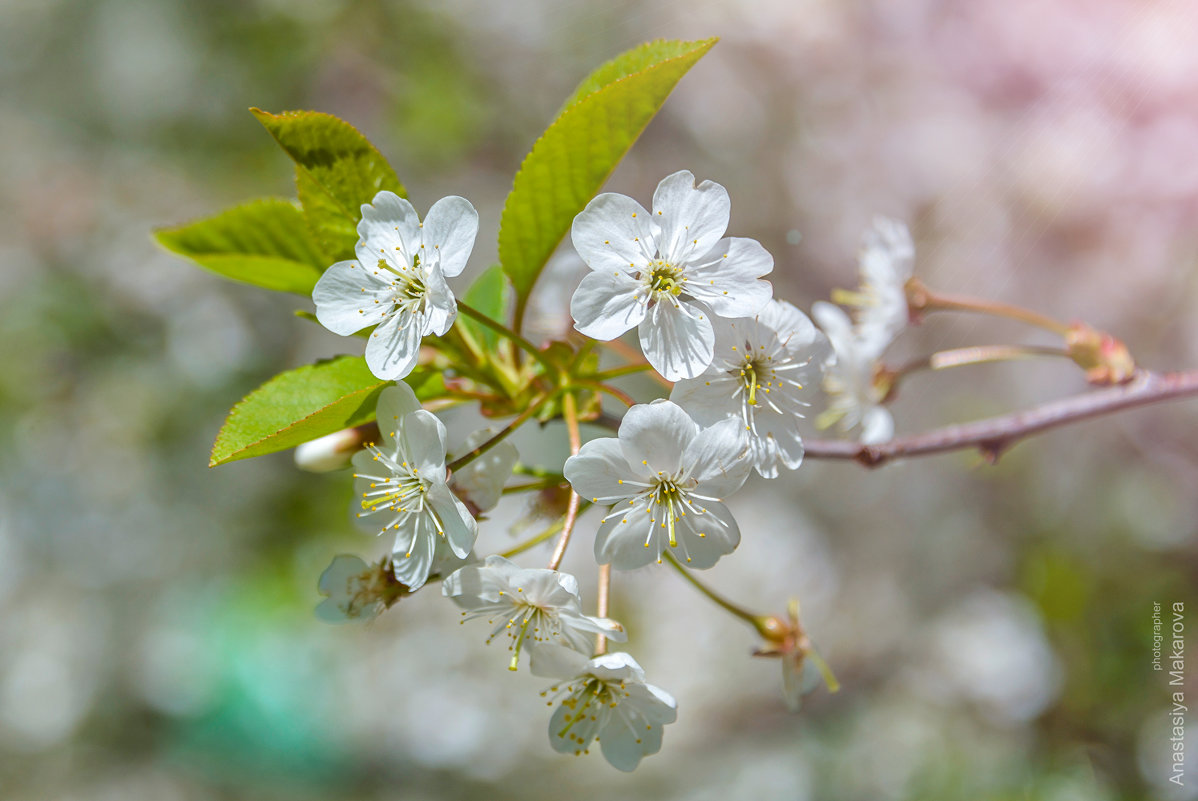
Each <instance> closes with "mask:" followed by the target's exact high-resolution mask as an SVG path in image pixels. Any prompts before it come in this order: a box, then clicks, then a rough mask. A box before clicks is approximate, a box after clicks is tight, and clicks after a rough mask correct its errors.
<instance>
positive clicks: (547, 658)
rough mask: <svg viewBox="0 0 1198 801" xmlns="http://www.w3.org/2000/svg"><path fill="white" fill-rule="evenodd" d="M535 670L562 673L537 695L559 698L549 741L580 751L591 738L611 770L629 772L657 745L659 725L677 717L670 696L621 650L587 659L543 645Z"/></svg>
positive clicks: (567, 750)
mask: <svg viewBox="0 0 1198 801" xmlns="http://www.w3.org/2000/svg"><path fill="white" fill-rule="evenodd" d="M533 672H534V673H536V674H537V675H538V676H546V677H550V678H557V679H562V680H563V683H561V684H556V685H554V686H552V687H550V688H549V689H548V690H546V691H545V692H544V693H542V695H546V696H548V695H552V696H553V697H552V699H551V700H550V701H549V703H550V705H552V704H553V702H554V700H557V699H560V703H559V704H558V707H557V709H556V710H555V711H554V713H553V717H552V718H550V720H549V744H550V745H551V746H552V747H553V750H554V751H557V752H558V753H561V754H574V755H576V756H577V755H580V754H585V753H589V751H588V750H587V749H588V748H589V747H590V745H591V743H592V742H594V741H595V740H598V741H599V748H600V750H601V751H602V752H603V756H604V758H605V759H606V760H607V761H608V762H609V763H611V765H612V767H614V768H616V769H617V770H622V771H625V772H631V771H633V770H636V766H637V765H639V764H640V763H641V759H643V758H644V757H646V756H649V755H650V754H656V753H657V752H658V751H660V750H661V734H662V727H663V726H665V725H666V724H667V723H673V722H674V721H675V720H676V719H677V717H678V705H677V703H676V702H675V701H674V698H673V696H671V695H670V694H669V693H667V692H666V691H665V690H663V689H661V688H660V687H655V686H653V685H652V684H647V683H646V682H645V673H644V671H643V670H642V669H641V666H640V665H638V664H637V662H636V660H635V659H633V658H632V657H631V656H629V655H628V654H626V653H623V652H618V653H614V654H603V655H602V656H597V657H595V658H594V659H591V660H589V661H588V660H587V658H586V657H585V656H582V655H581V654H579V653H578V652H577V651H571V650H569V649H566V648H545V649H543V650H542V651H541V652H538V658H537V660H536V661H534V663H533Z"/></svg>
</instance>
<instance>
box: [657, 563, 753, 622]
mask: <svg viewBox="0 0 1198 801" xmlns="http://www.w3.org/2000/svg"><path fill="white" fill-rule="evenodd" d="M662 556H664V557H665V559H666V561H667V562H669V563H670V564H671V565H672V566H673V567H674V569H675V570H677V571H678V572H679V573H680V574H681V575H682V577H683V578H684V579H686V580H687V581H689V582H690V584H691V586H692V587H694V588H695V589H696V590H698V591H699V592H701V593H703V594H704V595H706V596H707V598H708V599H709V600H710V601H712V602H713V603H715V605H716V606H719V607H721V608H722V609H724V610H725V611H726V612H730V613H732V614H733V615H736V616H737V617H739V618H740V619H741V620H744V621H745V622H747V623H748V624H749V625H750V626H752V627H753V628H755V629H756V628H758V620H760V619H761V617H762V616H761V615H755V614H753V613H752V612H750V611H748V610H747V609H742V608H741V607H739V606H737V605H736V604H734V603H732V602H731V601H729V600H728V599H727V598H725V597H724V596H722V595H720V594H719V593H717V592H716V591H715V590H713V589H711V588H710V587H708V586H707V585H706V584H704V583H703V582H701V581H699V579H697V578H695V575H694V572H693V571H690V570H687V569H686V568H685V567H683V566H682V564H681V563H680V562H679V561H678V560H677V559H675V558H674V554H672V553H670V552H669V551H665V552H664V553H662Z"/></svg>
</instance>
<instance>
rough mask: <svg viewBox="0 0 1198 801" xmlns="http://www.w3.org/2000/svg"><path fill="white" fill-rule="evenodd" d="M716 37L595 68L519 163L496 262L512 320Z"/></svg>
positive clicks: (635, 53)
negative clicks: (578, 219)
mask: <svg viewBox="0 0 1198 801" xmlns="http://www.w3.org/2000/svg"><path fill="white" fill-rule="evenodd" d="M715 43H716V40H715V39H706V40H703V41H696V42H677V41H660V42H652V43H650V44H647V45H642V46H641V47H639V48H636V49H635V50H631V51H629V52H627V53H625V54H623V55H621V56H618V57H617V58H616V59H614V60H613V61H611V62H609V63H607V64H605V65H603V66H601V67H599V69H597V70H596V71H595V72H594V73H592V75H591V76H590V77H589V78H587V79H586V80H584V81H583V82H582V84H581V85H580V86H579V88H578V89H577V90H576V91H575V93H574V94H573V95H572V96H571V101H572V102H570V103H569V104H568V105H567V107H566V108H565V109H564V110H563V111H562V113H561V115H560V116H559V117H558V118H557V119H556V120H555V121H554V122H553V124H552V125H550V126H549V128H548V129H547V130H546V131H545V133H544V134H543V135H542V136H541V138H540V139H538V140H537V142H536V144H534V145H533V148H532V151H531V152H530V153H529V154H528V156H527V157H526V158H525V159H524V164H523V165H522V166H521V167H520V172H519V173H517V174H516V180H515V182H514V184H513V186H512V191H511V193H510V194H509V195H508V197H507V202H506V203H505V204H504V206H503V215H502V217H501V219H500V228H499V261H500V262H501V263H502V264H503V270H504V272H505V273H507V275H508V278H510V279H511V281H512V285H513V286H514V287H515V290H516V322H517V325H519V322H520V321H521V320H522V319H523V316H524V307H525V304H527V302H528V295H529V293H530V292H531V291H532V287H533V284H535V283H536V280H537V276H539V275H540V273H541V270H542V269H543V268H544V266H545V262H546V261H548V260H549V257H550V255H552V253H553V251H554V249H555V248H556V247H557V245H558V243H559V242H560V241H561V240H562V237H563V236H565V235H566V232H567V231H569V230H570V224H571V222H573V220H574V217H575V215H577V214H578V212H580V211H582V209H583V207H584V206H586V204H587V203H588V202H589V201H590V200H591V198H593V197H594V196H595V194H596V193H597V192H598V191H599V189H600V188H602V186H603V183H604V182H605V181H606V180H607V177H608V176H609V175H611V172H612V170H614V169H615V168H616V165H617V164H618V163H619V162H620V159H622V158H623V157H624V154H625V153H626V152H628V148H630V147H631V146H632V143H633V142H634V141H636V138H637V137H638V136H640V134H641V131H643V130H644V129H645V126H646V125H648V124H649V121H650V120H651V119H652V118H653V115H655V114H656V113H657V110H658V109H659V108H661V105H662V103H664V102H665V100H666V97H668V96H669V94H670V92H671V91H672V90H673V88H674V86H675V84H677V83H678V81H679V80H680V79H681V78H682V76H683V75H685V74H686V72H687V70H689V69H690V68H691V67H692V66H693V65H694V64H695V62H696V61H698V60H699V59H700V58H701V57H702V56H703V54H705V53H706V52H707V51H708V50H710V49H711V48H712V46H713V45H715Z"/></svg>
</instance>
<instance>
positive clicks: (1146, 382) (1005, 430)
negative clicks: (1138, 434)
mask: <svg viewBox="0 0 1198 801" xmlns="http://www.w3.org/2000/svg"><path fill="white" fill-rule="evenodd" d="M1191 397H1198V370H1184V371H1181V372H1176V373H1154V372H1151V371H1148V370H1141V371H1139V372H1138V373H1137V374H1136V377H1135V378H1134V379H1132V380H1131V381H1130V382H1128V383H1126V384H1122V385H1120V386H1115V387H1108V388H1105V389H1100V390H1095V391H1094V392H1087V393H1086V394H1084V395H1075V396H1073V397H1071V398H1063V399H1061V400H1057V401H1052V402H1051V403H1046V404H1043V405H1041V406H1035V407H1033V408H1031V409H1024V410H1023V411H1019V412H1013V413H1011V414H1006V415H1002V416H1000V417H991V418H989V419H987V420H978V421H975V422H972V423H963V424H960V425H952V426H945V427H943V428H937V429H933V430H932V431H925V432H924V433H922V434H913V435H911V436H906V437H896V438H895V439H892V440H890V441H889V442H883V443H879V444H877V445H863V444H861V443H859V442H851V441H848V440H814V439H807V440H804V441H803V444H804V452H805V455H806V458H808V459H847V460H851V461H856V462H858V463H860V464H862V465H864V466H866V467H877V466H879V465H882V464H885V463H886V462H889V461H892V460H894V459H906V458H910V457H912V456H930V455H932V454H937V453H948V452H950V451H959V450H968V449H972V448H976V449H978V450H979V451H980V452H981V454H982V456H983V457H985V459H986V460H987V461H988V462H991V463H993V462H997V461H998V458H999V457H1000V456H1001V455H1002V454H1003V452H1005V451H1006V450H1007V449H1008V448H1010V447H1011V446H1012V445H1014V444H1015V443H1016V442H1018V441H1019V440H1021V439H1024V438H1025V437H1030V436H1032V435H1034V434H1039V433H1041V432H1044V431H1048V430H1050V429H1053V428H1059V427H1061V426H1065V425H1069V424H1071V423H1077V422H1080V421H1082V420H1089V419H1091V418H1094V417H1101V416H1104V415H1108V414H1114V413H1115V412H1121V411H1123V410H1125V409H1135V408H1138V407H1140V406H1148V405H1150V404H1154V403H1163V402H1165V401H1171V400H1178V399H1181V398H1191Z"/></svg>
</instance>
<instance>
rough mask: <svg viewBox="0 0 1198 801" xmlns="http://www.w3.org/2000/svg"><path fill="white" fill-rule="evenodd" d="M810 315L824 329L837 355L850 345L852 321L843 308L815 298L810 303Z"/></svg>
mask: <svg viewBox="0 0 1198 801" xmlns="http://www.w3.org/2000/svg"><path fill="white" fill-rule="evenodd" d="M811 316H812V317H814V318H815V322H816V323H818V324H819V327H820V328H822V329H823V330H824V333H825V334H826V335H827V336H828V339H829V340H830V341H831V343H832V348H833V350H835V351H836V353H837V355H840V354H842V353H844V352H846V351H847V350H849V349H850V348H851V347H852V346H851V343H852V340H853V321H852V320H850V319H849V316H848V315H847V314H845V312H844V309H842V308H840V307H839V306H834V305H833V304H831V303H828V302H827V301H824V300H817V301H816V302H815V303H813V304H812V305H811Z"/></svg>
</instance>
